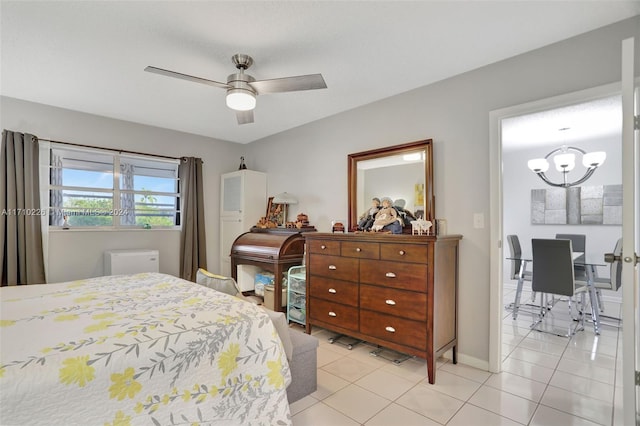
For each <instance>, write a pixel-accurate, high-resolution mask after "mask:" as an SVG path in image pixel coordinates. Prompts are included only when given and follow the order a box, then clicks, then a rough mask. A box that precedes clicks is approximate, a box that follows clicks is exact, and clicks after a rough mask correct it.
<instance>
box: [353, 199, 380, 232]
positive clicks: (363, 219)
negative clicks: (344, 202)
mask: <svg viewBox="0 0 640 426" xmlns="http://www.w3.org/2000/svg"><path fill="white" fill-rule="evenodd" d="M379 210H380V199H379V198H378V197H373V198H372V199H371V207H370V208H369V210H367V211H366V212H364V213H362V214H361V215H360V217H359V218H358V229H359V230H360V231H368V230H369V229H371V226H372V225H373V221H374V220H375V216H376V213H378V211H379Z"/></svg>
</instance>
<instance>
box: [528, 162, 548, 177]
mask: <svg viewBox="0 0 640 426" xmlns="http://www.w3.org/2000/svg"><path fill="white" fill-rule="evenodd" d="M527 166H529V169H531V171H533V172H535V173H544V172H546V171H547V170H549V162H548V161H547V160H545V159H544V158H535V159H533V160H529V162H528V163H527Z"/></svg>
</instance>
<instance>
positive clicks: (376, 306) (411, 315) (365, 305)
mask: <svg viewBox="0 0 640 426" xmlns="http://www.w3.org/2000/svg"><path fill="white" fill-rule="evenodd" d="M360 307H361V308H362V309H369V310H372V311H376V312H380V313H387V314H390V315H395V316H397V317H403V318H408V319H412V320H416V321H422V322H423V323H424V322H425V321H426V320H427V294H426V293H416V292H412V291H404V290H395V289H391V288H384V287H376V286H371V285H365V284H361V285H360Z"/></svg>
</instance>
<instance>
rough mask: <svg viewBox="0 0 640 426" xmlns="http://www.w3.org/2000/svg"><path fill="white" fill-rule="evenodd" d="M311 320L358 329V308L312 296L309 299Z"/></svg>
mask: <svg viewBox="0 0 640 426" xmlns="http://www.w3.org/2000/svg"><path fill="white" fill-rule="evenodd" d="M309 316H310V317H311V319H312V320H317V321H322V322H325V323H329V324H334V325H335V326H337V327H341V328H348V329H350V330H354V331H358V308H356V307H353V306H347V305H341V304H340V303H335V302H329V301H327V300H322V299H317V298H315V297H312V298H310V299H309Z"/></svg>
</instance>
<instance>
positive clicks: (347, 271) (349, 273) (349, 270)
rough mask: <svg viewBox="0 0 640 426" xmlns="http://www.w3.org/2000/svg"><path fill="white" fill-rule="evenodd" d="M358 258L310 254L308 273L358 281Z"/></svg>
mask: <svg viewBox="0 0 640 426" xmlns="http://www.w3.org/2000/svg"><path fill="white" fill-rule="evenodd" d="M358 262H359V261H358V259H354V258H348V257H339V256H319V255H317V254H314V255H311V256H310V260H309V266H308V268H309V271H310V272H309V273H310V274H311V275H319V276H323V277H329V278H331V279H335V280H345V281H356V282H357V281H358Z"/></svg>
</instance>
